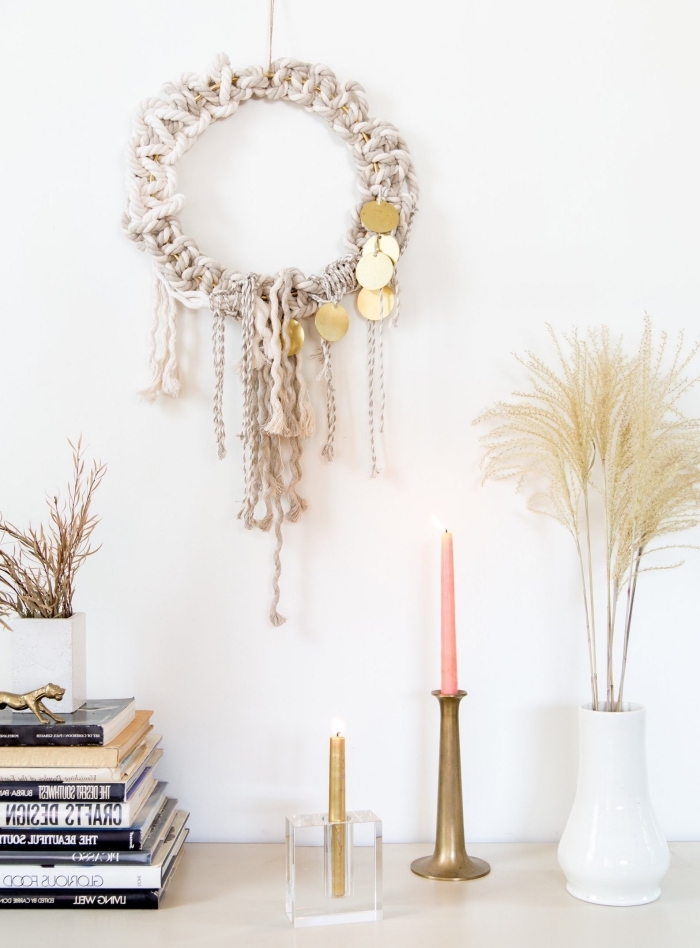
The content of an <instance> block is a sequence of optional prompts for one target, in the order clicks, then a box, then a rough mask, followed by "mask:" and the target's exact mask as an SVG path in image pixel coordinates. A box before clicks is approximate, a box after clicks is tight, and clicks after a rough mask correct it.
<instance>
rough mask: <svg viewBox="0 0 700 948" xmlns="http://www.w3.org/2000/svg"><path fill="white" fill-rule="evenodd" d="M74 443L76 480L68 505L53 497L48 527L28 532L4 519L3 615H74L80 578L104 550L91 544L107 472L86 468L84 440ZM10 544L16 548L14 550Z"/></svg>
mask: <svg viewBox="0 0 700 948" xmlns="http://www.w3.org/2000/svg"><path fill="white" fill-rule="evenodd" d="M68 443H69V444H70V446H71V449H72V452H73V478H72V481H71V482H70V483H69V485H68V492H67V496H66V498H65V499H64V500H62V499H61V498H60V497H59V496H58V495H55V496H53V497H47V500H46V502H47V504H48V507H49V521H48V523H47V524H46V525H45V526H44V525H40V526H39V527H38V528H34V527H32V526H31V525H30V526H29V527H28V528H27V530H26V531H22V530H20V529H19V528H18V527H16V526H15V525H14V524H12V523H10V522H9V521H7V520H5V519H4V517H2V515H0V538H1V542H0V616H3V615H10V614H17V615H19V616H21V617H22V618H25V619H59V618H60V619H65V618H68V617H69V616H71V615H72V614H73V593H74V589H75V576H76V573H77V572H78V570H79V569H80V567H81V566H82V565H83V563H84V562H85V560H86V559H87V558H88V557H89V556H92V554H93V553H95V552H97V550H98V549H99V547H93V546H92V545H91V539H92V534H93V532H94V530H95V527H96V526H97V523H98V519H97V517H95V516H94V515H92V514H91V513H90V507H91V504H92V500H93V496H94V494H95V491H96V490H97V488H98V487H99V486H100V483H101V481H102V478H103V477H104V474H105V470H106V467H105V465H104V464H101V463H99V462H97V461H93V462H92V465H91V466H90V467H89V468H88V469H86V467H85V458H84V450H83V447H82V439H79V440H78V442H77V444H75V445H74V444H73V443H72V442H70V441H69V442H68ZM7 541H10V542H11V543H12V547H11V548H10V549H7V548H6V543H7ZM0 621H1V620H0Z"/></svg>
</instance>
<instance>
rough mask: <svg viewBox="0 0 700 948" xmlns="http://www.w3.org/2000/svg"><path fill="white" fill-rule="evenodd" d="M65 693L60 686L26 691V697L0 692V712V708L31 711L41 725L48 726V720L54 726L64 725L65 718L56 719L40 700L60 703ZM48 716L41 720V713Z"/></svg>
mask: <svg viewBox="0 0 700 948" xmlns="http://www.w3.org/2000/svg"><path fill="white" fill-rule="evenodd" d="M65 693H66V689H65V688H61V686H60V685H52V684H51V683H50V682H49V684H48V685H44V687H43V688H37V689H36V691H28V692H27V694H26V695H14V694H12V692H11V691H0V710H1V709H2V708H12V710H13V711H27V710H29V711H33V712H34V714H35V715H36V716H37V717H38V718H39V720H40V721H41V723H42V724H48V723H49V718H53V720H54V721H55V722H56V724H65V723H66V720H65V718H57V717H56V715H55V714H52V713H51V712H50V711H49V709H48V708H47V707H46V705H45V704H44V702H43V701H42V700H41V699H42V698H52V699H53V700H54V701H60V700H61V699H62V698H63V696H64V694H65ZM42 711H43V712H44V714H48V716H49V718H43V717H42V715H41V712H42Z"/></svg>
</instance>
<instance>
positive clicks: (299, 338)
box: [286, 319, 304, 356]
mask: <svg viewBox="0 0 700 948" xmlns="http://www.w3.org/2000/svg"><path fill="white" fill-rule="evenodd" d="M303 345H304V327H303V326H302V325H301V323H300V322H299V321H298V320H296V319H290V320H289V322H288V323H287V346H286V349H287V355H288V356H295V355H296V354H297V352H299V350H300V349H301V347H302V346H303Z"/></svg>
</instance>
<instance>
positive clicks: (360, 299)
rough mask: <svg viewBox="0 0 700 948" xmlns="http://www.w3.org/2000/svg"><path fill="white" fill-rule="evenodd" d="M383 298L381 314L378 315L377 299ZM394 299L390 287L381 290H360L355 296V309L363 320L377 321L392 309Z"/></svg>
mask: <svg viewBox="0 0 700 948" xmlns="http://www.w3.org/2000/svg"><path fill="white" fill-rule="evenodd" d="M380 294H381V295H382V296H383V300H382V307H383V308H382V312H381V313H380V306H379V299H380ZM395 302H396V299H395V297H394V291H393V290H392V288H391V287H390V286H385V287H384V288H383V289H381V290H360V292H359V293H358V294H357V308H358V309H359V311H360V313H361V314H362V315H363V316H364V317H365V319H379V318H380V317H383V318H384V319H386V317H387V316H388V315H389V313H390V312H391V311H392V309H393V308H394V303H395Z"/></svg>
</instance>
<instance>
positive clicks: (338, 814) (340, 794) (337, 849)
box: [328, 730, 346, 898]
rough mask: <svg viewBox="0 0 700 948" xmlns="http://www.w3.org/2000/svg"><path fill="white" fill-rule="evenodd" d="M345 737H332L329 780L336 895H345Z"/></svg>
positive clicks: (332, 855) (337, 732) (329, 814)
mask: <svg viewBox="0 0 700 948" xmlns="http://www.w3.org/2000/svg"><path fill="white" fill-rule="evenodd" d="M345 818H346V813H345V738H344V737H343V736H342V734H341V733H340V730H337V731H336V734H335V735H334V736H333V737H331V754H330V772H329V781H328V822H329V823H331V824H333V823H334V824H342V825H335V826H331V876H332V889H331V891H332V892H333V896H334V897H336V898H337V897H339V896H342V895H345V825H344V823H345Z"/></svg>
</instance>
